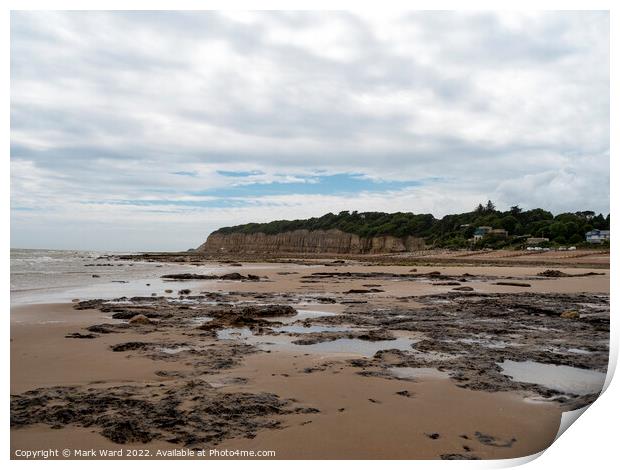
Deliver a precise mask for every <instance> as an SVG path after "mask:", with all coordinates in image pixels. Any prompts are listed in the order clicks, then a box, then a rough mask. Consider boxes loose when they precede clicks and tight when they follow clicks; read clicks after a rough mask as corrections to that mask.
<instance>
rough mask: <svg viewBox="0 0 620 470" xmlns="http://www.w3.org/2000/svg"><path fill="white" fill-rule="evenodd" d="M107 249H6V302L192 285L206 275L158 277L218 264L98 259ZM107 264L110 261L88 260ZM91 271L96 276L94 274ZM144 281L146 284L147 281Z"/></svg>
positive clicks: (214, 269)
mask: <svg viewBox="0 0 620 470" xmlns="http://www.w3.org/2000/svg"><path fill="white" fill-rule="evenodd" d="M109 254H112V253H109V252H107V253H106V252H93V251H72V250H25V249H11V305H23V304H31V303H48V302H49V303H52V302H70V301H71V300H72V299H76V298H77V299H92V298H106V299H108V298H109V299H112V298H116V297H121V296H136V295H140V296H150V295H151V294H152V293H156V294H158V295H163V294H164V290H165V289H173V290H174V291H175V292H176V291H177V290H178V289H187V288H189V289H192V288H195V287H196V286H198V285H199V284H200V285H204V283H205V281H189V282H170V281H163V280H162V279H160V277H161V276H162V275H163V274H173V273H180V272H192V273H199V274H211V273H212V274H219V273H222V272H224V271H230V268H226V267H220V266H217V265H204V266H182V265H178V264H171V263H151V262H146V261H110V260H108V259H98V258H99V257H100V256H103V255H109ZM92 264H112V266H87V265H92ZM93 275H95V276H98V277H93ZM146 284H150V286H147V285H146Z"/></svg>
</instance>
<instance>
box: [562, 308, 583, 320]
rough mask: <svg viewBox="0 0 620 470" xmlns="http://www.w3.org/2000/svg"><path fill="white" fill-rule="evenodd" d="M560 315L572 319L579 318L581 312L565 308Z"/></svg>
mask: <svg viewBox="0 0 620 470" xmlns="http://www.w3.org/2000/svg"><path fill="white" fill-rule="evenodd" d="M560 317H562V318H568V319H570V320H574V319H578V318H579V312H577V311H575V310H565V311H564V312H562V314H561V315H560Z"/></svg>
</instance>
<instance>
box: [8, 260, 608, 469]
mask: <svg viewBox="0 0 620 470" xmlns="http://www.w3.org/2000/svg"><path fill="white" fill-rule="evenodd" d="M411 269H412V268H411V267H410V266H369V265H364V264H363V263H349V264H348V265H346V266H341V265H334V266H324V265H287V266H286V267H284V266H283V265H272V266H267V267H265V266H263V267H262V268H261V270H260V273H258V272H257V270H256V269H255V268H254V266H253V265H252V264H251V263H248V264H244V265H243V266H236V267H230V272H239V273H241V274H243V275H246V274H250V273H253V274H260V276H266V278H264V279H263V280H262V281H261V282H239V281H222V280H209V281H204V283H201V288H200V289H199V290H202V291H205V292H210V293H214V295H215V294H217V293H219V294H218V295H221V296H223V297H222V299H223V300H224V301H226V302H230V301H233V300H234V301H235V302H237V303H238V302H241V303H242V304H243V303H244V302H251V303H261V302H266V303H269V304H279V303H283V302H279V301H278V300H283V299H284V300H285V301H287V302H291V301H292V302H294V304H293V306H294V307H295V308H296V309H298V310H299V311H301V310H303V309H315V310H321V311H323V312H327V313H334V314H337V315H336V316H335V317H333V318H336V319H338V318H340V316H341V314H344V313H347V312H348V315H349V316H350V317H351V318H357V317H358V316H359V315H362V314H363V313H364V312H366V311H367V310H372V311H380V310H381V309H396V308H399V309H402V308H405V309H416V308H418V307H420V305H424V303H425V302H428V301H427V300H424V299H423V296H427V295H433V294H436V295H439V296H442V295H447V296H450V295H452V293H453V292H454V291H453V289H454V288H455V285H434V284H439V283H440V282H441V281H439V282H438V281H437V279H434V278H432V277H431V278H430V279H427V278H420V279H408V278H402V279H393V278H389V277H387V278H386V277H385V276H375V277H374V278H360V279H356V278H348V277H347V276H346V275H344V276H343V275H342V274H343V273H348V272H355V273H367V274H368V273H377V272H380V273H394V274H402V275H407V274H408V273H410V272H411ZM544 269H546V268H544ZM544 269H542V268H537V267H529V266H528V267H471V266H467V267H457V266H450V267H441V268H438V267H433V268H428V267H419V268H417V271H416V273H417V274H424V273H429V272H432V271H435V270H436V271H440V272H441V275H444V276H450V277H451V276H463V275H465V274H468V275H471V277H470V279H469V280H468V281H467V282H461V283H459V286H467V287H471V288H472V289H473V291H474V292H475V293H479V294H485V295H486V294H489V295H494V294H502V295H503V294H515V293H517V294H518V293H520V292H527V293H539V294H541V295H544V294H548V293H554V294H562V293H567V294H570V293H587V294H597V295H598V294H601V295H605V294H608V293H609V271H608V270H604V269H585V268H562V272H563V273H565V274H569V275H579V276H578V277H560V278H539V277H537V274H539V273H540V272H541V271H543V270H544ZM187 272H192V269H191V267H190V266H188V269H187ZM590 272H596V273H601V275H589V276H583V275H584V274H586V273H590ZM316 273H331V274H334V276H333V277H331V278H328V279H320V278H319V279H317V276H316V275H314V276H313V274H316ZM485 276H486V277H485ZM507 278H510V279H509V280H508V281H507ZM304 281H305V282H304ZM308 281H309V282H308ZM498 281H500V282H520V283H527V284H529V285H530V287H520V286H505V285H497V284H495V283H496V282H498ZM169 285H170V288H171V289H173V291H174V292H173V293H164V292H158V294H161V295H163V296H164V300H162V301H161V302H167V300H165V299H176V298H180V297H181V296H180V295H179V294H178V290H180V289H183V282H170V283H169ZM369 285H372V286H376V287H368V286H369ZM457 287H458V286H457ZM373 288H374V289H376V290H377V291H378V292H365V293H348V292H349V291H351V290H354V291H355V290H359V291H368V290H369V289H373ZM146 289H148V288H146ZM145 295H148V294H146V291H145ZM282 295H284V296H285V297H283V298H281V296H282ZM291 296H292V297H291ZM321 296H330V297H332V298H333V299H335V300H334V302H335V303H320V301H317V299H321ZM416 298H419V299H417V300H416ZM81 300H86V299H81ZM284 300H283V301H284ZM348 301H352V302H363V303H361V304H356V303H352V304H347V302H348ZM420 302H421V303H420ZM212 303H215V302H212ZM175 305H176V304H175ZM174 308H175V309H176V308H178V307H176V306H175V307H174ZM190 308H193V307H190ZM209 308H211V307H209ZM364 309H366V310H364ZM373 309H374V310H373ZM148 311H149V310H147V312H148ZM174 311H175V312H176V313H178V314H179V315H181V314H185V310H174ZM358 312H359V313H358ZM375 314H376V312H375ZM110 315H111V314H110V312H102V311H100V310H99V309H97V308H94V309H83V310H76V309H75V308H74V305H72V304H42V305H29V306H21V307H14V308H13V309H12V311H11V393H12V394H14V395H16V396H27V393H26V392H28V391H30V390H35V389H38V388H44V389H48V388H50V387H58V386H62V387H77V389H76V390H78V389H79V390H88V389H92V390H94V391H93V392H92V393H95V394H96V393H97V391H101V393H102V394H104V391H105V390H106V389H107V388H114V387H123V386H130V387H133V388H132V389H131V391H130V392H128V393H138V392H137V391H139V392H140V393H142V390H143V389H144V390H147V389H148V390H151V389H154V388H156V387H160V385H161V386H162V387H163V388H164V389H165V390H169V391H170V393H174V392H175V390H176V389H180V388H183V387H184V386H186V384H187V381H188V380H189V379H191V381H200V383H201V384H206V386H207V387H208V390H207V392H208V394H211V395H209V396H212V397H213V399H214V400H218V399H219V398H218V397H220V396H223V397H225V396H227V395H226V394H237V395H234V396H246V395H243V394H247V396H248V397H249V399H250V400H258V399H262V397H263V396H265V394H275V395H277V397H279V399H282V400H285V401H286V400H290V401H287V402H286V403H284V402H283V403H282V404H281V405H280V404H278V405H275V408H274V413H275V415H274V417H271V416H268V415H260V413H259V414H257V415H256V416H254V415H252V417H251V418H252V419H255V420H256V423H255V424H253V427H252V428H251V429H246V428H244V427H243V425H242V424H243V423H242V424H240V425H239V426H238V427H237V428H235V429H234V430H232V431H230V430H228V429H224V428H222V429H224V430H225V431H226V432H225V433H223V434H221V435H222V436H224V437H225V438H224V439H220V438H219V437H218V438H217V439H215V438H214V440H213V441H212V444H208V445H207V448H215V447H216V448H219V449H244V450H252V449H254V450H274V451H276V458H293V459H295V458H310V459H321V458H352V459H354V458H378V459H390V458H405V459H407V458H408V459H416V458H419V459H437V458H481V459H487V458H511V457H520V456H525V455H530V454H532V453H536V452H538V451H540V450H542V449H544V448H546V447H547V446H548V445H549V444H550V443H551V442H552V440H553V438H554V436H555V434H556V432H557V429H558V426H559V422H560V417H561V412H562V411H563V410H564V409H565V408H563V405H562V403H561V402H558V401H553V400H552V401H541V402H532V401H529V400H527V399H526V398H527V394H526V393H524V392H525V391H526V390H527V389H526V388H521V389H520V388H519V387H515V388H514V389H511V388H510V387H506V385H505V384H501V388H498V390H497V391H487V390H484V389H476V387H471V386H463V382H459V381H456V380H454V379H452V378H436V377H422V378H417V379H415V380H398V379H395V378H394V377H389V376H386V375H385V370H387V369H385V367H386V365H387V366H389V365H391V364H392V363H391V362H390V360H388V359H389V358H388V359H386V358H387V357H388V356H389V355H379V356H380V357H379V356H377V357H375V358H372V357H364V356H361V355H359V354H355V353H347V352H344V353H340V354H333V353H328V354H325V353H320V352H313V351H312V349H311V348H309V349H308V350H309V351H311V352H308V353H302V352H299V351H300V350H303V348H297V349H295V350H286V348H282V349H281V348H272V349H269V347H268V346H262V347H260V348H259V349H257V350H250V349H247V350H246V349H235V348H237V346H235V345H236V344H237V343H243V341H242V340H240V339H237V340H235V339H232V340H219V339H217V337H216V336H214V334H212V333H211V332H210V331H209V330H207V332H206V333H205V332H204V331H203V332H200V330H196V325H195V324H192V325H191V326H188V325H189V323H170V325H172V326H171V327H167V326H166V325H167V323H166V321H168V322H171V321H172V320H165V319H160V320H154V321H158V323H155V324H154V325H146V326H141V327H136V328H126V327H125V326H124V325H125V324H126V322H123V321H120V320H112V319H111V318H110ZM222 318H223V319H226V318H227V317H226V316H224V317H222ZM346 318H349V317H346ZM372 318H374V317H372ZM293 320H294V317H293ZM175 321H176V320H175ZM220 321H222V320H220ZM261 321H263V320H261ZM313 321H314V320H313ZM332 321H335V320H332ZM343 321H344V320H343ZM360 321H361V320H360ZM553 321H556V320H553ZM97 324H112V325H121V326H122V328H120V327H119V328H118V329H114V327H113V328H112V331H111V332H110V333H105V334H95V335H93V336H94V337H93V338H91V339H85V338H84V339H82V338H80V339H77V338H66V337H65V336H67V335H71V334H73V333H76V332H81V333H87V332H88V330H87V329H88V328H89V327H91V326H92V325H97ZM313 324H314V323H313ZM261 328H262V327H261ZM359 328H362V326H361V324H360V326H359ZM365 328H367V327H365ZM388 330H389V328H388ZM197 331H198V332H197ZM256 331H258V330H256ZM267 333H268V334H267ZM267 333H261V334H267V336H265V337H264V338H265V342H267V343H268V342H269V334H272V335H273V333H269V332H267ZM390 333H391V334H395V335H396V336H397V337H399V336H402V335H411V333H412V332H411V331H396V330H395V331H390ZM335 334H339V333H335ZM602 337H603V338H604V336H602ZM260 338H261V340H262V338H263V337H262V336H261V337H260ZM273 338H279V336H274V337H273ZM294 338H295V337H293V339H294ZM132 342H133V343H136V342H138V343H144V342H147V343H148V345H147V346H144V345H141V346H140V348H142V349H135V350H126V351H125V352H115V351H113V350H112V347H114V346H115V345H118V344H128V343H132ZM151 344H154V345H161V344H172V345H173V346H172V347H173V348H175V347H176V348H177V350H179V351H181V349H179V347H178V346H175V345H177V344H190V345H193V346H191V347H195V346H196V345H197V344H200V345H201V346H200V347H204V348H205V351H206V350H207V349H208V350H209V351H210V352H209V354H211V355H206V356H205V354H207V352H201V353H196V354H193V352H192V351H189V352H188V351H182V352H181V353H180V354H174V355H173V354H169V355H167V356H166V355H163V354H162V353H161V352H160V350H161V347H160V346H157V347H158V348H159V349H156V350H154V349H153V346H150V345H151ZM224 346H225V347H224ZM183 347H187V346H183ZM148 348H151V349H148ZM226 348H228V349H226ZM231 348H232V349H231ZM214 350H217V352H218V354H220V353H221V354H220V355H219V356H217V359H218V361H220V362H222V361H223V360H225V363H224V365H221V364H220V362H218V364H220V365H218V366H217V367H215V366H213V364H212V362H213V360H214V359H213V357H214V356H213V355H212V353H213V351H214ZM229 350H230V351H231V352H230V353H227V354H228V355H222V354H224V353H223V352H222V351H224V352H226V351H229ZM154 351H155V352H154ZM175 351H176V350H175ZM190 352H192V354H190ZM164 356H165V357H164ZM220 356H221V357H220ZM397 359H398V361H401V362H398V363H397V365H398V366H403V365H405V362H403V359H402V358H400V357H399V358H397ZM355 360H358V361H360V360H361V361H362V363H356V362H352V361H355ZM391 360H392V359H391ZM407 360H409V361H410V360H411V359H407ZM573 360H574V358H573ZM209 361H211V362H209ZM364 361H365V362H364ZM360 372H369V373H367V374H363V373H360ZM201 386H202V385H201ZM114 390H116V389H114ZM118 390H121V391H123V390H124V389H122V388H119V389H118ZM62 393H67V394H69V395H67V397H69V398H70V397H71V395H70V393H77V392H74V391H73V389H72V391H70V392H66V391H63V392H62ZM80 393H81V392H80ZM106 393H107V392H106ZM114 393H116V392H114ZM123 393H124V392H123ZM149 393H150V392H149ZM201 393H203V392H202V391H201V389H199V390H197V391H196V392H195V396H194V399H195V398H196V397H199V396H200V394H201ZM239 394H241V395H239ZM79 396H81V395H79ZM153 396H155V395H153ZM231 396H233V395H231ZM62 397H63V399H64V397H65V395H62ZM141 397H142V396H141ZM149 397H150V395H149V396H147V398H146V399H145V401H147V402H148V401H149V400H152V399H153V398H152V397H151V398H149ZM252 403H254V402H252ZM252 406H254V405H252ZM295 410H297V411H295ZM275 421H277V425H275V426H274V425H273V422H275ZM80 423H82V424H80ZM218 425H220V426H224V427H225V424H222V423H219V424H218ZM57 427H59V428H58V429H53V428H52V427H51V426H49V425H48V424H44V423H32V424H28V425H19V426H14V427H13V428H12V431H11V449H12V452H14V451H15V450H16V449H40V448H46V447H58V448H65V447H70V448H73V447H75V448H77V447H84V448H91V447H92V448H95V449H113V448H121V449H127V448H139V449H149V450H151V451H155V450H156V449H172V448H183V447H184V446H183V445H181V444H177V443H174V442H168V441H166V440H162V439H159V438H154V439H151V440H149V441H148V442H131V441H129V442H126V443H123V444H119V443H115V442H113V441H111V440H109V439H107V438H106V437H104V436H102V435H101V434H100V433H99V430H100V427H99V426H97V425H96V424H93V425H92V426H88V427H85V426H84V425H83V422H80V421H75V422H73V421H70V422H67V423H65V424H63V425H62V426H57ZM249 436H251V437H249ZM168 440H169V439H168ZM205 442H208V441H205ZM190 447H191V446H190ZM199 447H205V445H204V444H203V445H201V446H199ZM12 455H13V454H12Z"/></svg>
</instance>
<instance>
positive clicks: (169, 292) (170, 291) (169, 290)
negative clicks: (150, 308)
mask: <svg viewBox="0 0 620 470" xmlns="http://www.w3.org/2000/svg"><path fill="white" fill-rule="evenodd" d="M164 292H165V293H166V294H172V289H166V290H165V291H164Z"/></svg>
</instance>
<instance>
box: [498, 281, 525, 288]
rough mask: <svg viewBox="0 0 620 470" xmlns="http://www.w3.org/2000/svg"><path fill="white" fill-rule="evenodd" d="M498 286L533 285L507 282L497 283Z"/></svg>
mask: <svg viewBox="0 0 620 470" xmlns="http://www.w3.org/2000/svg"><path fill="white" fill-rule="evenodd" d="M495 285H496V286H514V287H532V285H531V284H527V283H526V282H507V281H500V282H496V283H495Z"/></svg>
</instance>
